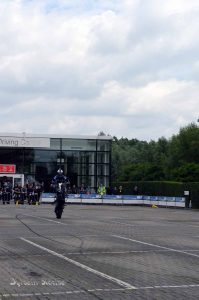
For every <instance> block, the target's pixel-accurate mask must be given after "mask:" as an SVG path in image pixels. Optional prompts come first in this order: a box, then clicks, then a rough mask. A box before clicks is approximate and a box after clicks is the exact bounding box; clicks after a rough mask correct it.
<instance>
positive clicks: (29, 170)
mask: <svg viewBox="0 0 199 300" xmlns="http://www.w3.org/2000/svg"><path fill="white" fill-rule="evenodd" d="M0 164H15V165H16V173H18V174H24V177H25V180H26V181H27V180H28V181H36V182H40V183H41V182H43V184H44V190H45V191H46V192H47V191H49V189H50V183H51V180H52V178H53V176H55V175H56V172H57V169H58V168H59V167H61V168H62V169H63V171H64V174H65V175H67V176H68V177H69V179H70V182H71V187H72V186H73V185H76V186H77V187H80V186H81V185H82V184H83V185H84V186H86V187H90V188H91V189H94V190H95V191H96V188H97V186H98V185H99V183H102V184H103V185H105V186H106V187H109V185H110V178H111V174H110V170H111V167H110V164H111V138H109V139H105V140H103V137H100V138H99V137H96V139H95V138H93V139H86V138H85V139H83V138H62V137H61V138H50V147H49V148H37V147H34V148H31V147H29V148H27V147H18V148H17V147H16V148H15V147H1V146H0Z"/></svg>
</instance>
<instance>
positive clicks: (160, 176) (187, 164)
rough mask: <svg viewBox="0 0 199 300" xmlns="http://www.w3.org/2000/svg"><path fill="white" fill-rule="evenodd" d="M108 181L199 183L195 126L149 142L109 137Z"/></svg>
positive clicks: (198, 140) (198, 143)
mask: <svg viewBox="0 0 199 300" xmlns="http://www.w3.org/2000/svg"><path fill="white" fill-rule="evenodd" d="M112 180H113V181H118V182H123V181H176V182H199V127H198V125H197V124H195V123H191V124H189V125H187V126H185V127H182V128H181V129H180V130H179V132H178V134H176V135H173V136H172V137H171V138H169V139H166V138H165V137H161V138H159V139H158V140H157V141H153V140H151V141H150V142H147V141H139V140H137V139H130V140H129V139H127V138H120V139H118V138H117V137H113V142H112Z"/></svg>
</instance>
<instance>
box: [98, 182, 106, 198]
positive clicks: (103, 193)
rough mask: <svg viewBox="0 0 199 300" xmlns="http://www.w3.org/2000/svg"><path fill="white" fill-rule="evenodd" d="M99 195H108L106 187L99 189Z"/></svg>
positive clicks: (102, 186)
mask: <svg viewBox="0 0 199 300" xmlns="http://www.w3.org/2000/svg"><path fill="white" fill-rule="evenodd" d="M97 193H98V194H99V195H101V196H103V195H105V194H106V187H105V186H104V185H102V184H100V186H99V187H98V190H97Z"/></svg>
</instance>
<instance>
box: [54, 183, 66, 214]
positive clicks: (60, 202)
mask: <svg viewBox="0 0 199 300" xmlns="http://www.w3.org/2000/svg"><path fill="white" fill-rule="evenodd" d="M64 206H65V190H64V188H63V185H62V183H59V185H58V189H57V191H56V196H55V214H56V217H57V219H61V217H62V213H63V210H64Z"/></svg>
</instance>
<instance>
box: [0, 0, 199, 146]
mask: <svg viewBox="0 0 199 300" xmlns="http://www.w3.org/2000/svg"><path fill="white" fill-rule="evenodd" d="M0 24H1V26H0V104H1V105H0V124H1V128H0V131H1V132H19V133H20V132H24V131H25V132H27V133H35V134H37V133H38V134H39V133H48V134H49V133H56V134H72V135H73V134H78V135H79V134H83V135H97V134H98V133H99V132H100V131H103V132H105V133H106V134H110V135H112V136H116V137H118V138H120V137H127V138H129V139H132V138H137V139H139V140H147V141H150V140H157V139H158V138H160V137H162V136H164V137H166V138H170V137H171V136H172V135H173V134H177V133H178V132H179V129H180V128H181V127H183V126H186V125H188V124H189V123H191V122H196V121H197V119H198V117H199V111H198V108H199V84H198V83H199V1H198V0H166V1H165V0H0Z"/></svg>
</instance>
